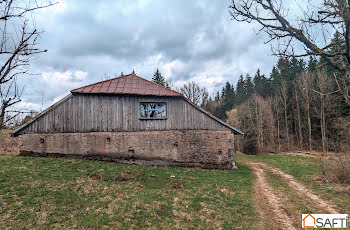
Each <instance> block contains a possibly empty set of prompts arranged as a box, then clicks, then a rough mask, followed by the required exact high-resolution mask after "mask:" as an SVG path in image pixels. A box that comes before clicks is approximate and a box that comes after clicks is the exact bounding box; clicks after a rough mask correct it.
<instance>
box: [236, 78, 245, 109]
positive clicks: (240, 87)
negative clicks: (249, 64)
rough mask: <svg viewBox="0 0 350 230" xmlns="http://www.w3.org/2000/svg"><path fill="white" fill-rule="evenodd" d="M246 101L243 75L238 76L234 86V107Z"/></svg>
mask: <svg viewBox="0 0 350 230" xmlns="http://www.w3.org/2000/svg"><path fill="white" fill-rule="evenodd" d="M245 100H246V94H245V89H244V79H243V75H241V76H239V79H238V82H237V85H236V105H239V104H241V103H243V102H244V101H245Z"/></svg>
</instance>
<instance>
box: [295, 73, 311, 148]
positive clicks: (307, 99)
mask: <svg viewBox="0 0 350 230" xmlns="http://www.w3.org/2000/svg"><path fill="white" fill-rule="evenodd" d="M312 78H313V76H312V74H311V73H309V72H303V73H302V74H301V75H300V76H298V79H297V81H296V85H297V88H299V91H300V93H301V96H302V100H300V103H301V105H302V107H304V109H305V115H306V118H307V130H308V144H309V151H312V124H311V115H310V104H311V96H310V92H311V82H312Z"/></svg>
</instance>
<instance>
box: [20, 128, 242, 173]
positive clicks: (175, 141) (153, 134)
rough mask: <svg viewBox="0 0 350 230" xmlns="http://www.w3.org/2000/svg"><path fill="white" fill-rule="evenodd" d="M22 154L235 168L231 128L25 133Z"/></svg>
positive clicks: (146, 163)
mask: <svg viewBox="0 0 350 230" xmlns="http://www.w3.org/2000/svg"><path fill="white" fill-rule="evenodd" d="M21 153H22V154H31V155H35V154H37V155H40V156H46V155H50V154H59V155H62V156H74V157H83V158H89V159H98V160H113V161H117V162H122V163H132V164H141V165H179V166H188V167H202V168H217V169H232V168H236V166H235V163H234V135H233V134H232V133H231V132H230V131H210V130H167V131H142V132H90V133H52V134H24V135H23V137H22V145H21Z"/></svg>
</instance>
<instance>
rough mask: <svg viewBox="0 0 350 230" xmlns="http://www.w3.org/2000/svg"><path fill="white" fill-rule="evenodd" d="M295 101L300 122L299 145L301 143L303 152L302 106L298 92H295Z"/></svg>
mask: <svg viewBox="0 0 350 230" xmlns="http://www.w3.org/2000/svg"><path fill="white" fill-rule="evenodd" d="M295 101H296V106H297V108H296V109H297V121H298V135H299V139H298V143H299V149H300V150H301V149H302V148H303V136H302V132H301V117H300V106H299V97H298V92H295Z"/></svg>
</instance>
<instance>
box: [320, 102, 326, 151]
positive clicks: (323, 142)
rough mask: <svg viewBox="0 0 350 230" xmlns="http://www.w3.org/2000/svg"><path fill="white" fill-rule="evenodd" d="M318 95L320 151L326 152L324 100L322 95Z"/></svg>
mask: <svg viewBox="0 0 350 230" xmlns="http://www.w3.org/2000/svg"><path fill="white" fill-rule="evenodd" d="M320 97H321V109H320V115H321V119H320V121H321V136H322V151H323V152H327V143H326V116H325V100H324V96H323V95H320Z"/></svg>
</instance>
